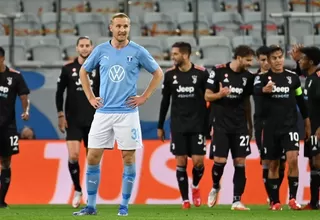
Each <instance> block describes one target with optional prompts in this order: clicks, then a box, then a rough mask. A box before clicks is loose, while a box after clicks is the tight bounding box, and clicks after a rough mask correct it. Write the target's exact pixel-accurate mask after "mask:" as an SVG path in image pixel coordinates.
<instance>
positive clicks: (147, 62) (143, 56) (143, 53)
mask: <svg viewBox="0 0 320 220" xmlns="http://www.w3.org/2000/svg"><path fill="white" fill-rule="evenodd" d="M139 62H140V65H141V66H142V67H143V68H145V69H146V70H147V71H148V72H149V73H154V72H155V71H156V70H157V69H158V68H159V64H158V63H157V62H156V61H155V60H154V59H153V57H152V56H151V54H150V53H149V52H148V51H147V50H146V49H145V48H143V47H141V49H140V54H139Z"/></svg>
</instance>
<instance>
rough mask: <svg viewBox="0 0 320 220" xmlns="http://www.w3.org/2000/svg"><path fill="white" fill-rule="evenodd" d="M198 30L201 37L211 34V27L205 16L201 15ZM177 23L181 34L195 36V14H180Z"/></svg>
mask: <svg viewBox="0 0 320 220" xmlns="http://www.w3.org/2000/svg"><path fill="white" fill-rule="evenodd" d="M198 21H199V22H198V30H199V34H200V35H209V34H210V31H211V30H210V25H209V22H208V20H207V17H206V16H205V15H204V14H199V17H198ZM177 23H178V26H179V34H181V35H193V32H194V31H193V30H194V13H192V12H181V13H179V14H178V18H177Z"/></svg>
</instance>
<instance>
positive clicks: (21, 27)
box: [14, 13, 42, 36]
mask: <svg viewBox="0 0 320 220" xmlns="http://www.w3.org/2000/svg"><path fill="white" fill-rule="evenodd" d="M14 25H15V34H16V35H17V36H27V35H41V34H42V27H41V22H40V20H39V18H38V16H37V15H36V14H33V13H23V14H21V15H20V17H19V18H17V19H15V21H14Z"/></svg>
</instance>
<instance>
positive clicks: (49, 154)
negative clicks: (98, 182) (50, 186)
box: [44, 143, 73, 204]
mask: <svg viewBox="0 0 320 220" xmlns="http://www.w3.org/2000/svg"><path fill="white" fill-rule="evenodd" d="M44 158H46V159H55V160H59V166H58V170H57V183H56V188H55V192H54V194H53V196H52V199H51V200H50V202H49V204H65V203H68V201H69V198H70V196H71V194H72V192H73V184H72V180H71V177H70V174H69V169H68V159H69V158H68V148H67V145H66V144H65V143H63V144H61V143H49V144H47V145H46V148H45V151H44Z"/></svg>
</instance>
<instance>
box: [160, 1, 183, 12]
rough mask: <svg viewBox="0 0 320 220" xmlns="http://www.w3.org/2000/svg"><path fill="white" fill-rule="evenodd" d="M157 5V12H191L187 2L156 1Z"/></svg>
mask: <svg viewBox="0 0 320 220" xmlns="http://www.w3.org/2000/svg"><path fill="white" fill-rule="evenodd" d="M155 4H156V5H159V9H158V10H157V11H159V12H165V13H168V14H175V13H179V12H188V11H189V8H188V1H187V0H160V1H156V2H155Z"/></svg>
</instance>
